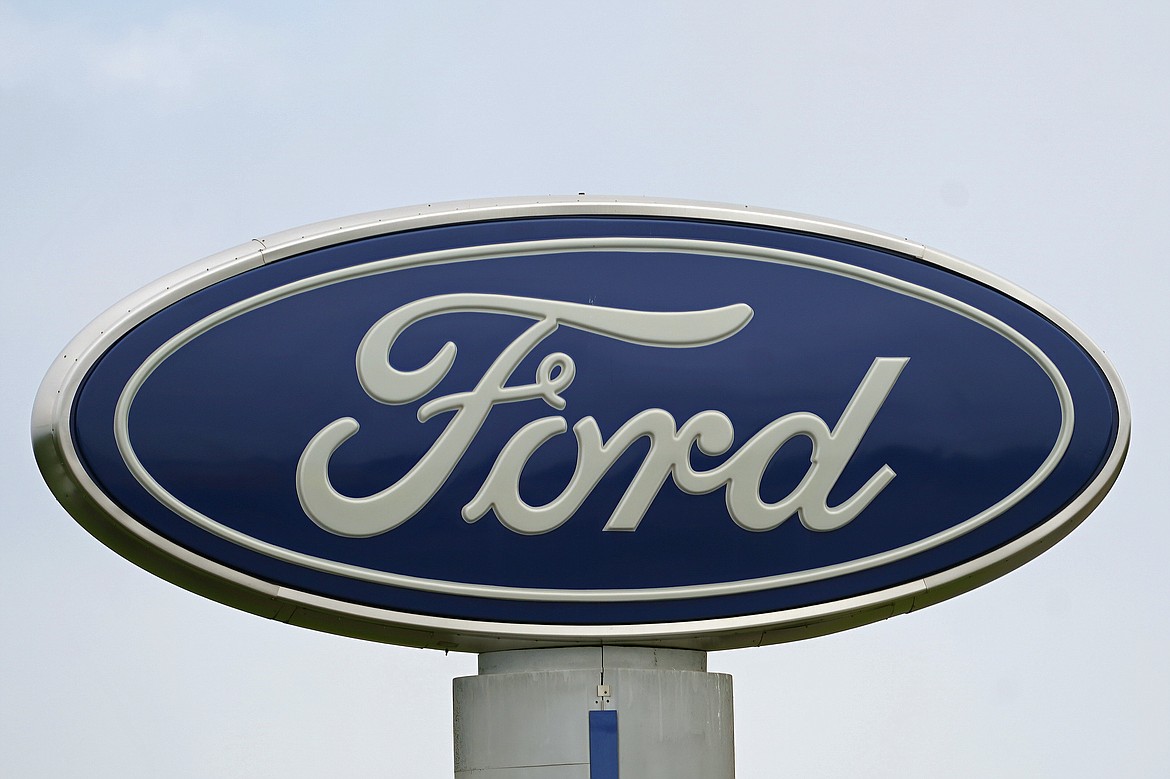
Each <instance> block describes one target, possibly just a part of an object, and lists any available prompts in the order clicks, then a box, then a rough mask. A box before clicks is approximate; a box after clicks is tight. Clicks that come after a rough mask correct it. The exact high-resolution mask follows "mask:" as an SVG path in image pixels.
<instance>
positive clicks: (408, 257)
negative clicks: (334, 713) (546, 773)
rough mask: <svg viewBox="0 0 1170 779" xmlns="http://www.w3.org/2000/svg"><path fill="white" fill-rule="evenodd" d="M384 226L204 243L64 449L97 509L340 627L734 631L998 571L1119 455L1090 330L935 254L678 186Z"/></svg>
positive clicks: (875, 609) (849, 618) (897, 599)
mask: <svg viewBox="0 0 1170 779" xmlns="http://www.w3.org/2000/svg"><path fill="white" fill-rule="evenodd" d="M384 221H385V223H386V224H385V225H384V226H380V225H379V224H378V223H375V224H371V222H372V220H371V219H369V218H368V217H367V218H365V219H358V220H353V221H352V222H351V223H342V227H341V228H340V229H336V230H333V231H322V230H318V231H316V232H314V231H312V230H310V231H309V233H310V235H311V237H310V238H308V239H305V238H300V239H298V238H296V237H293V238H292V239H289V240H285V241H284V242H283V244H282V248H280V249H279V251H276V250H273V251H268V252H267V253H266V252H265V251H259V255H260V256H259V257H258V258H254V259H248V258H247V257H246V256H245V257H244V259H243V260H240V259H238V258H235V259H233V261H232V262H227V263H223V266H222V268H221V270H220V271H219V272H213V271H212V269H211V268H210V267H209V268H208V269H207V270H205V271H204V273H202V274H199V273H197V274H196V277H195V279H194V280H193V281H190V282H188V288H187V289H184V290H183V292H182V294H172V293H170V291H169V290H168V291H167V293H166V294H160V293H159V292H158V291H157V290H156V291H155V293H154V295H153V299H152V298H151V296H150V295H147V296H146V297H147V300H148V301H149V302H147V303H145V304H144V305H143V306H142V307H141V308H140V309H139V310H137V311H136V310H135V309H134V308H133V306H132V307H131V310H130V312H128V313H130V315H131V316H130V317H129V320H130V321H127V322H123V323H122V324H121V329H122V330H123V331H124V332H121V333H119V334H118V337H117V339H116V340H113V339H109V340H110V343H108V344H106V343H100V345H97V346H91V347H90V348H89V349H88V350H87V351H85V350H83V351H84V359H83V360H81V362H80V363H78V365H79V367H78V368H76V369H75V370H74V371H73V372H72V373H71V374H70V378H69V379H68V380H67V381H66V382H65V383H66V384H67V386H69V388H70V391H69V392H67V393H66V394H67V396H68V405H67V406H66V404H65V403H64V402H62V403H58V405H57V406H56V407H55V411H54V412H53V413H55V414H57V415H59V416H58V420H57V421H56V422H55V424H54V427H53V430H54V432H53V434H52V436H51V437H50V439H49V440H51V441H52V442H54V443H55V445H56V446H57V447H58V449H65V450H67V451H66V453H65V454H61V453H60V452H59V451H58V452H55V453H52V457H51V458H48V459H47V457H48V456H47V455H44V456H42V469H43V470H45V471H46V476H47V477H48V478H49V480H50V483H53V478H52V475H51V473H50V468H47V467H46V464H45V463H46V462H50V463H51V464H53V465H54V466H55V464H56V463H58V462H62V461H63V462H64V463H65V464H66V466H67V467H73V468H75V469H77V470H78V471H80V472H81V475H80V476H77V475H72V476H70V477H69V478H68V479H67V482H68V483H77V484H80V485H81V486H82V488H83V490H85V492H86V493H87V494H96V496H97V501H98V502H99V503H100V504H108V505H100V506H99V508H98V510H97V511H96V512H95V511H93V510H92V509H75V508H74V507H72V506H70V508H71V510H73V511H74V513H75V515H78V516H79V519H82V521H83V523H85V524H86V525H87V527H89V528H90V529H91V530H93V531H94V532H95V534H97V535H99V537H102V538H103V540H106V542H107V543H110V544H111V546H114V547H115V548H116V549H118V550H119V551H120V552H122V553H123V554H125V555H126V556H128V557H130V558H131V559H133V560H135V561H136V562H139V563H140V564H144V565H146V566H147V567H151V568H152V569H153V570H156V571H158V572H159V573H161V574H162V575H164V576H167V577H168V578H171V579H174V580H176V581H180V583H183V584H185V586H189V587H191V588H192V589H195V590H197V591H201V592H205V593H206V594H209V595H211V596H212V597H216V598H218V599H220V600H224V601H226V602H229V603H233V605H239V606H241V607H243V608H248V609H250V610H253V611H259V612H261V613H268V614H269V616H275V617H276V618H282V619H288V620H290V621H294V622H298V621H299V622H302V623H304V624H310V625H311V626H314V627H322V628H323V629H328V630H336V631H337V632H345V633H353V634H360V635H366V634H368V633H369V630H367V628H366V626H367V625H369V624H375V625H383V626H387V627H386V629H387V631H388V632H387V633H385V634H384V635H374V636H373V637H377V638H381V639H382V640H391V641H401V642H403V643H420V644H424V645H433V646H448V647H453V648H461V649H464V648H466V649H482V648H485V646H488V645H493V644H491V643H490V642H491V641H494V640H497V639H503V640H505V641H512V642H519V643H520V644H539V643H541V642H557V643H575V642H595V641H598V640H603V639H604V640H625V641H634V642H645V643H665V644H672V645H677V646H710V647H718V646H738V645H744V644H750V643H758V642H760V641H761V640H780V639H782V638H783V637H784V636H783V635H782V634H780V633H776V634H774V636H773V638H771V639H769V638H767V635H768V631H769V630H789V631H796V632H795V633H792V635H791V637H799V631H800V630H805V631H806V632H807V631H810V630H811V631H813V632H816V628H814V627H812V626H815V625H818V624H822V623H823V625H824V630H827V629H840V628H841V627H847V626H849V625H850V624H855V623H860V622H865V621H870V620H872V619H875V618H881V617H882V616H889V615H890V614H891V613H895V612H896V611H902V610H907V609H909V608H912V607H917V606H921V605H923V604H925V603H929V602H933V601H934V600H938V599H941V598H942V597H949V595H952V594H954V593H955V592H959V591H962V590H964V589H969V588H970V587H972V586H975V585H977V584H979V583H981V582H982V581H984V580H986V579H988V578H992V577H993V576H995V575H999V574H1000V573H1002V572H1003V571H1004V570H1008V569H1010V568H1011V567H1015V566H1016V565H1019V564H1020V563H1022V562H1023V561H1025V560H1026V559H1029V558H1030V557H1031V556H1034V555H1035V554H1037V553H1038V552H1039V551H1041V550H1042V549H1044V548H1046V547H1047V546H1049V545H1051V543H1053V542H1054V541H1055V540H1056V539H1058V538H1060V537H1061V536H1063V535H1064V534H1066V533H1067V532H1068V531H1069V530H1070V529H1071V528H1072V527H1073V526H1075V525H1076V524H1077V523H1078V522H1079V521H1080V520H1081V519H1082V518H1083V516H1084V515H1085V514H1086V513H1087V512H1088V511H1089V510H1090V509H1091V508H1092V507H1093V506H1094V505H1096V503H1097V502H1098V501H1099V500H1100V498H1101V496H1102V495H1103V494H1104V491H1105V490H1106V489H1107V488H1108V486H1109V485H1110V484H1111V483H1112V481H1113V479H1114V478H1115V476H1116V473H1117V470H1118V468H1119V467H1120V463H1121V459H1122V457H1123V455H1124V449H1125V444H1126V442H1127V441H1128V425H1129V421H1128V411H1127V409H1126V408H1125V405H1124V398H1123V396H1122V395H1121V392H1120V387H1119V384H1118V383H1117V381H1116V379H1115V378H1114V377H1113V375H1112V371H1111V369H1110V368H1109V367H1108V365H1107V364H1106V363H1105V362H1104V360H1103V358H1102V357H1101V356H1100V354H1099V353H1098V352H1097V351H1096V350H1095V348H1094V347H1092V345H1091V344H1090V343H1089V342H1088V341H1087V340H1086V339H1084V338H1083V336H1080V335H1079V334H1078V333H1077V332H1076V331H1075V329H1074V328H1072V326H1071V325H1068V323H1066V322H1063V321H1062V320H1061V319H1060V318H1059V315H1057V314H1055V312H1052V311H1050V310H1048V309H1046V308H1045V307H1043V306H1042V304H1039V303H1037V302H1036V301H1033V300H1031V299H1030V298H1028V297H1027V296H1026V295H1024V294H1023V293H1016V292H1015V291H1014V290H1011V288H1010V287H1008V285H1006V284H1005V283H1003V282H998V280H995V279H993V278H991V277H988V276H987V275H986V274H982V273H981V272H978V271H974V270H973V269H970V268H967V267H966V266H963V265H962V264H961V263H958V262H957V261H953V260H950V259H949V258H943V257H941V255H928V253H927V252H925V251H923V250H921V247H914V245H912V244H905V243H900V242H897V241H895V240H893V239H888V238H885V237H883V236H873V235H872V234H867V233H864V232H861V231H851V229H850V228H845V227H842V226H836V225H832V224H830V223H821V222H815V221H810V220H804V221H801V220H799V219H797V218H791V217H785V216H783V215H776V214H771V213H768V212H762V213H751V212H744V211H743V210H739V211H732V210H731V209H730V208H726V209H724V208H720V207H700V206H690V205H683V204H675V205H672V204H654V205H651V204H645V203H642V204H640V203H637V202H630V203H625V204H624V205H621V206H620V207H617V206H615V205H614V204H612V203H611V204H607V205H606V206H605V207H601V206H599V205H597V204H590V203H589V202H573V203H561V204H555V203H553V204H549V203H538V202H535V201H521V202H518V203H516V204H513V205H512V206H510V207H509V208H506V209H502V210H501V209H489V208H483V209H474V208H473V209H470V210H464V209H460V210H459V211H454V210H452V211H449V212H441V213H439V214H438V215H436V214H435V213H427V214H425V215H420V216H417V217H414V218H411V217H407V216H401V217H400V218H397V219H393V218H391V219H385V220H384ZM347 224H348V227H347V226H346V225H347ZM329 232H333V233H336V237H335V238H334V237H331V236H329ZM258 243H260V242H258ZM265 243H266V244H267V243H268V242H265ZM275 243H280V242H279V241H277V242H275ZM265 248H267V245H266V246H265ZM245 254H246V253H245ZM266 254H267V256H266ZM916 254H917V255H919V256H915V255H916ZM241 256H244V255H241ZM170 298H174V299H170ZM114 329H115V330H117V329H118V328H114ZM83 335H84V334H83ZM103 338H104V334H103ZM103 338H98V339H97V340H98V341H99V342H100V341H102V340H103ZM82 366H83V367H82ZM70 381H71V382H74V384H69V382H70ZM50 383H52V384H57V383H60V379H57V378H55V377H54V375H53V374H52V373H51V374H50V377H49V378H48V379H46V386H49V385H50ZM54 389H56V387H54ZM44 392H45V391H44V390H43V391H42V394H44ZM43 405H44V404H39V405H38V409H40V408H41V407H42V406H43ZM39 413H40V412H39ZM35 425H36V421H35V420H34V426H35ZM34 437H36V431H35V429H34ZM62 441H65V442H66V444H65V445H64V446H62V443H61V442H62ZM41 450H45V451H47V447H46V446H44V445H42V446H41V447H40V450H39V451H41ZM91 500H92V498H91ZM63 502H66V505H70V504H69V502H68V501H66V500H64V499H63ZM83 515H84V516H83ZM114 526H117V527H118V530H119V532H124V530H125V529H126V528H129V530H130V532H131V533H132V534H134V535H135V536H136V540H135V541H133V542H126V541H117V540H110V539H109V538H107V537H106V536H108V535H110V534H111V532H112V531H110V530H109V528H111V527H114ZM95 528H96V529H95ZM144 550H145V551H144ZM180 559H181V560H183V561H184V562H183V563H182V565H181V568H182V572H183V575H187V573H186V572H189V571H194V573H192V574H190V575H191V576H194V577H195V578H194V580H192V581H191V582H188V581H186V580H182V576H181V575H179V573H176V568H177V567H180V566H179V563H178V562H177V561H178V560H180ZM239 574H242V576H240V575H239ZM934 582H937V586H936V588H935V591H934V592H931V584H932V583H934ZM257 596H262V597H263V598H267V599H268V600H269V601H270V603H268V605H264V604H263V603H259V602H257V601H256V600H255V598H256V597H257ZM395 630H398V631H400V632H398V633H395V632H394V631H395ZM412 630H415V631H419V632H418V633H412V632H411V631H412ZM824 630H821V631H820V632H824Z"/></svg>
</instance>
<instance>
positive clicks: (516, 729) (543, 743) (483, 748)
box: [454, 646, 735, 779]
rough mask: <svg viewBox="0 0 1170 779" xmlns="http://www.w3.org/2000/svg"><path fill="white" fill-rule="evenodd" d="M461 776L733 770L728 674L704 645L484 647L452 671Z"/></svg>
mask: <svg viewBox="0 0 1170 779" xmlns="http://www.w3.org/2000/svg"><path fill="white" fill-rule="evenodd" d="M454 726H455V777H456V779H733V777H734V775H735V751H734V742H733V728H732V691H731V677H730V676H729V675H727V674H712V673H707V653H706V652H699V651H691V650H683V649H649V648H641V647H611V646H607V647H573V648H565V649H523V650H515V651H508V652H487V653H484V654H481V655H480V656H479V675H478V676H465V677H461V678H458V679H456V680H455V681H454Z"/></svg>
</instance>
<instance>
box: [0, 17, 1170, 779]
mask: <svg viewBox="0 0 1170 779" xmlns="http://www.w3.org/2000/svg"><path fill="white" fill-rule="evenodd" d="M1168 9H1170V5H1167V4H1166V3H1164V2H1161V3H1153V2H1147V3H1116V2H1112V3H1083V2H1060V3H1057V2H1050V3H1036V2H1033V3H1020V2H1018V0H1017V2H1011V3H1003V2H988V3H964V4H947V3H937V2H922V3H861V2H858V3H834V2H816V3H807V2H806V3H782V2H770V3H759V4H722V3H721V4H718V5H717V4H713V3H709V4H688V3H682V2H671V3H624V2H623V3H604V2H590V3H574V4H570V3H547V2H540V3H443V2H435V3H417V4H411V5H409V6H408V5H406V4H401V5H396V4H393V3H368V4H367V3H339V4H328V5H327V4H319V5H318V4H305V5H302V4H296V3H288V2H258V3H249V4H239V3H223V4H216V3H189V4H170V3H163V2H122V3H119V4H117V5H116V6H115V5H113V4H105V3H103V4H96V3H54V2H37V3H32V2H17V3H12V2H0V182H2V183H3V186H2V187H0V261H2V262H3V269H4V273H5V278H6V282H5V283H4V284H3V285H2V286H0V296H2V298H0V315H2V316H3V318H4V320H3V330H2V333H3V335H2V339H3V340H2V345H3V366H4V367H3V369H2V371H0V393H2V395H0V399H2V402H0V410H2V411H0V415H2V416H0V425H2V426H0V436H2V437H3V442H4V446H3V447H2V448H0V478H2V479H3V504H2V505H3V517H2V522H0V625H2V626H3V628H2V630H3V632H2V633H0V774H4V775H5V776H12V777H107V776H109V777H115V776H116V777H200V778H202V777H313V776H323V775H334V776H354V777H367V776H370V777H372V776H386V777H435V776H449V775H450V773H451V710H450V706H451V704H450V680H451V678H453V677H455V676H460V675H466V674H471V673H474V672H475V658H474V656H472V655H450V656H444V655H443V654H441V653H438V652H430V651H425V650H416V649H405V648H397V647H390V646H382V645H375V644H367V643H363V642H360V641H356V640H352V639H344V638H339V637H335V636H330V635H325V634H318V633H313V632H311V631H307V630H302V629H297V628H293V627H289V626H286V625H283V624H278V623H276V622H271V621H268V620H264V619H261V618H259V617H254V616H251V615H248V614H244V613H242V612H237V611H234V610H232V609H230V608H227V607H225V606H221V605H219V604H217V603H213V602H211V601H208V600H205V599H203V598H200V597H198V596H196V595H192V594H190V593H188V592H186V591H184V590H181V589H179V588H177V587H175V586H173V585H171V584H169V583H166V582H164V581H162V580H160V579H157V578H155V577H153V576H151V575H150V574H147V573H145V572H143V571H141V570H139V569H137V568H136V567H134V566H133V565H131V564H129V563H127V562H126V561H124V560H122V559H121V558H120V557H118V556H117V555H115V554H114V553H113V552H111V551H109V550H107V549H106V548H105V547H103V546H102V545H101V544H100V543H98V542H97V541H96V540H94V539H93V538H91V537H90V536H89V535H88V534H86V533H85V531H84V530H82V529H81V527H80V526H79V525H77V524H76V523H75V522H74V521H73V520H72V519H71V518H70V517H69V516H68V515H67V514H66V513H65V511H64V510H63V509H61V507H60V506H59V505H58V504H57V503H56V501H55V500H54V499H53V498H52V496H51V495H50V493H49V491H48V489H47V488H46V487H45V486H44V484H43V482H42V481H41V478H40V476H39V473H38V472H37V469H36V466H35V464H34V463H33V458H32V454H31V450H30V446H29V434H28V425H29V415H30V412H31V405H32V400H33V396H34V394H35V392H36V389H37V387H38V385H39V383H40V381H41V378H42V376H43V374H44V371H45V370H46V369H47V368H48V365H49V364H50V362H52V360H53V359H54V358H55V357H56V355H57V353H58V352H59V350H60V349H61V348H63V347H64V345H65V344H66V343H67V342H68V341H69V339H70V338H72V337H73V336H74V335H75V334H76V333H77V332H78V331H79V330H80V329H81V328H82V327H83V326H84V325H85V324H86V323H87V322H88V321H89V320H90V319H91V318H93V317H94V316H96V315H97V314H99V313H101V312H102V311H103V310H105V309H106V308H107V307H109V306H110V305H112V304H113V303H114V302H116V301H117V300H118V299H120V298H121V297H122V296H124V295H125V294H127V293H129V292H131V291H133V290H134V289H136V288H138V287H140V286H142V285H144V284H146V283H148V282H150V281H152V280H154V279H156V278H158V277H159V276H161V275H163V274H164V273H166V272H168V271H170V270H173V269H175V268H177V267H179V266H182V265H185V264H187V263H189V262H192V261H194V260H196V259H199V258H200V257H202V256H204V255H208V254H211V253H213V252H216V251H218V250H220V249H224V248H228V247H231V246H234V245H236V244H239V243H242V242H244V241H247V240H248V239H250V238H253V237H260V236H263V235H267V234H269V233H273V232H276V231H278V230H281V229H284V228H288V227H293V226H297V225H300V224H304V223H307V222H312V221H317V220H321V219H326V218H331V217H336V216H343V215H347V214H351V213H356V212H360V211H368V210H373V209H381V208H389V207H393V206H403V205H412V204H417V203H427V202H437V201H443V200H452V199H462V198H472V197H489V196H501V195H539V194H546V193H576V192H589V193H591V194H615V195H616V194H624V195H652V196H662V197H670V198H695V199H701V200H711V201H724V202H734V203H743V204H751V205H757V206H763V207H768V208H777V209H784V210H789V211H798V212H804V213H812V214H817V215H821V216H825V217H829V218H832V219H836V220H842V221H847V222H854V223H858V224H862V225H866V226H869V227H873V228H876V229H879V230H883V231H886V232H891V233H895V234H898V235H901V236H905V237H907V238H910V239H912V240H914V241H918V242H921V243H926V244H928V245H931V246H933V247H936V248H938V249H940V250H942V251H945V252H948V253H951V254H953V255H956V256H958V257H960V258H963V259H965V260H967V261H969V262H972V263H974V264H976V265H979V266H982V267H984V268H987V269H989V270H991V271H992V272H994V273H997V274H999V275H1001V276H1003V277H1005V278H1007V279H1009V280H1011V281H1013V282H1015V283H1017V284H1019V285H1020V286H1022V287H1024V288H1025V289H1027V290H1029V291H1031V292H1033V293H1034V294H1036V295H1038V296H1039V297H1040V298H1042V299H1044V300H1045V301H1047V302H1049V303H1051V304H1052V305H1054V306H1056V307H1057V308H1058V309H1060V310H1061V311H1063V312H1064V313H1065V314H1066V315H1067V316H1069V317H1070V318H1071V319H1072V320H1073V321H1074V322H1075V323H1077V324H1078V325H1079V326H1080V327H1081V328H1082V329H1083V330H1084V331H1086V332H1087V333H1088V334H1089V336H1090V337H1091V338H1093V339H1094V341H1096V342H1097V343H1098V344H1099V345H1100V346H1101V347H1102V348H1103V349H1104V350H1105V352H1106V353H1107V354H1108V355H1109V357H1110V359H1111V360H1112V361H1113V363H1114V364H1115V366H1116V367H1117V369H1118V371H1119V372H1120V374H1121V377H1122V379H1123V381H1124V383H1125V385H1126V387H1127V390H1128V392H1129V394H1130V400H1131V403H1132V406H1133V415H1134V431H1133V446H1132V448H1131V450H1130V456H1129V462H1128V463H1127V465H1126V467H1125V469H1124V470H1123V472H1122V474H1121V478H1120V479H1119V481H1118V483H1117V485H1116V487H1115V488H1114V490H1113V492H1112V493H1110V495H1109V496H1108V498H1107V499H1106V500H1105V502H1104V503H1103V504H1102V505H1101V506H1100V508H1099V509H1098V510H1097V511H1096V512H1095V513H1094V515H1093V516H1091V517H1090V518H1089V519H1088V520H1087V521H1086V522H1085V524H1084V525H1083V526H1082V527H1080V528H1079V529H1078V530H1076V531H1075V532H1074V533H1073V534H1072V535H1071V536H1070V537H1069V538H1067V539H1066V540H1064V541H1062V542H1061V543H1060V544H1058V545H1057V546H1056V547H1055V548H1053V549H1052V550H1051V551H1049V552H1047V553H1045V554H1044V555H1042V556H1041V557H1040V558H1038V559H1036V560H1035V561H1033V562H1031V563H1029V564H1028V565H1026V566H1024V567H1023V568H1021V569H1019V570H1017V571H1015V572H1013V573H1011V574H1009V575H1008V576H1006V577H1005V578H1003V579H1000V580H998V581H996V582H993V583H991V584H989V585H987V586H985V587H983V588H980V589H978V590H975V591H973V592H971V593H968V594H966V595H963V596H960V597H959V598H957V599H954V600H952V601H948V602H946V603H943V604H940V605H937V606H934V607H932V608H930V609H927V610H925V611H921V612H917V613H913V614H910V615H906V616H902V617H898V618H895V619H893V620H890V621H887V622H884V623H880V624H876V625H871V626H868V627H864V628H861V629H858V630H853V631H849V632H845V633H840V634H837V635H834V636H829V637H826V638H821V639H816V640H813V641H808V642H803V643H799V644H788V645H782V646H774V647H768V648H763V649H750V650H740V651H735V652H726V653H720V654H713V655H711V657H710V666H711V669H712V670H717V671H721V672H728V673H731V674H733V675H734V677H735V684H736V694H735V703H736V751H737V764H738V776H740V777H741V778H746V777H771V776H778V775H786V776H788V775H790V776H808V777H829V776H867V775H868V776H880V777H935V776H940V775H944V774H945V775H952V776H970V777H977V776H978V777H983V776H997V777H999V776H1021V777H1022V776H1029V777H1030V776H1051V777H1069V776H1083V777H1098V776H1127V777H1128V776H1133V777H1146V776H1149V777H1154V776H1167V775H1170V736H1168V734H1170V662H1168V661H1167V658H1168V657H1170V614H1168V605H1167V601H1168V598H1167V594H1168V592H1170V564H1168V562H1167V556H1168V555H1170V529H1168V525H1170V522H1168V520H1170V517H1168V516H1167V509H1166V504H1165V502H1164V501H1165V491H1166V485H1167V483H1168V481H1170V478H1168V476H1167V467H1168V463H1170V445H1168V443H1167V442H1168V440H1170V412H1168V410H1167V396H1166V387H1167V367H1166V366H1167V355H1168V353H1170V343H1168V340H1170V339H1168V333H1170V328H1168V324H1170V311H1168V308H1170V306H1168V304H1167V294H1168V293H1170V271H1168V270H1167V268H1168V262H1167V250H1166V244H1167V232H1168V231H1167V223H1168V221H1170V220H1168V217H1170V152H1168V141H1167V139H1170V91H1168V86H1167V85H1168V84H1170V46H1168V45H1167V41H1168V40H1170V10H1168Z"/></svg>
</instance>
